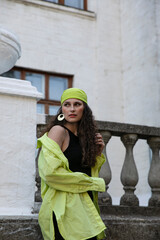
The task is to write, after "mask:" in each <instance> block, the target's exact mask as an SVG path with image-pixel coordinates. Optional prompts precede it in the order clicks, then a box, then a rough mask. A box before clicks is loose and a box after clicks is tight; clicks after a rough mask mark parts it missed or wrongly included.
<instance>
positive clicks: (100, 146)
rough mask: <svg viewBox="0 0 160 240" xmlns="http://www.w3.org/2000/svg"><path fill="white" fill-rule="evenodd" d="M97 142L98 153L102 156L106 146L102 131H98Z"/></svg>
mask: <svg viewBox="0 0 160 240" xmlns="http://www.w3.org/2000/svg"><path fill="white" fill-rule="evenodd" d="M95 142H96V144H97V155H99V156H100V155H101V153H102V151H103V149H104V147H105V144H104V141H103V138H102V135H101V134H100V133H96V137H95Z"/></svg>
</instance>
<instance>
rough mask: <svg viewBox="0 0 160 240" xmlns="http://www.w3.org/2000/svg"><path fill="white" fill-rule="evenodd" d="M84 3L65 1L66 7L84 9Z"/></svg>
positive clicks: (81, 1) (71, 0) (72, 0)
mask: <svg viewBox="0 0 160 240" xmlns="http://www.w3.org/2000/svg"><path fill="white" fill-rule="evenodd" d="M83 2H84V0H65V1H64V4H65V5H66V6H70V7H75V8H80V9H84V6H83Z"/></svg>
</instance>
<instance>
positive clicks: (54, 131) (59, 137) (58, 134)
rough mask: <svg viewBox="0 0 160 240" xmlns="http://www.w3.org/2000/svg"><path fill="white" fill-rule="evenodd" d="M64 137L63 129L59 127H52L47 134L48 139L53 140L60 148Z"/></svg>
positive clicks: (64, 131)
mask: <svg viewBox="0 0 160 240" xmlns="http://www.w3.org/2000/svg"><path fill="white" fill-rule="evenodd" d="M65 136H66V130H65V128H63V127H62V126H59V125H56V126H53V127H52V128H51V129H50V131H49V132H48V137H49V138H51V139H52V140H54V141H55V142H56V143H58V144H59V146H60V148H61V147H62V144H63V142H64V139H65Z"/></svg>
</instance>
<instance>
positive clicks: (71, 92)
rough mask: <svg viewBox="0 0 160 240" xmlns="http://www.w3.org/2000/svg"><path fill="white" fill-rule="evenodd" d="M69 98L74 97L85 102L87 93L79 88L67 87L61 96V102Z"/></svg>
mask: <svg viewBox="0 0 160 240" xmlns="http://www.w3.org/2000/svg"><path fill="white" fill-rule="evenodd" d="M69 98H76V99H79V100H82V101H83V102H85V103H87V95H86V93H85V92H84V91H83V90H81V89H79V88H68V89H66V90H64V92H63V94H62V96H61V104H63V102H64V101H66V100H67V99H69Z"/></svg>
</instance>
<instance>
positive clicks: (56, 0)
mask: <svg viewBox="0 0 160 240" xmlns="http://www.w3.org/2000/svg"><path fill="white" fill-rule="evenodd" d="M44 1H46V2H53V3H58V0H44Z"/></svg>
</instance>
